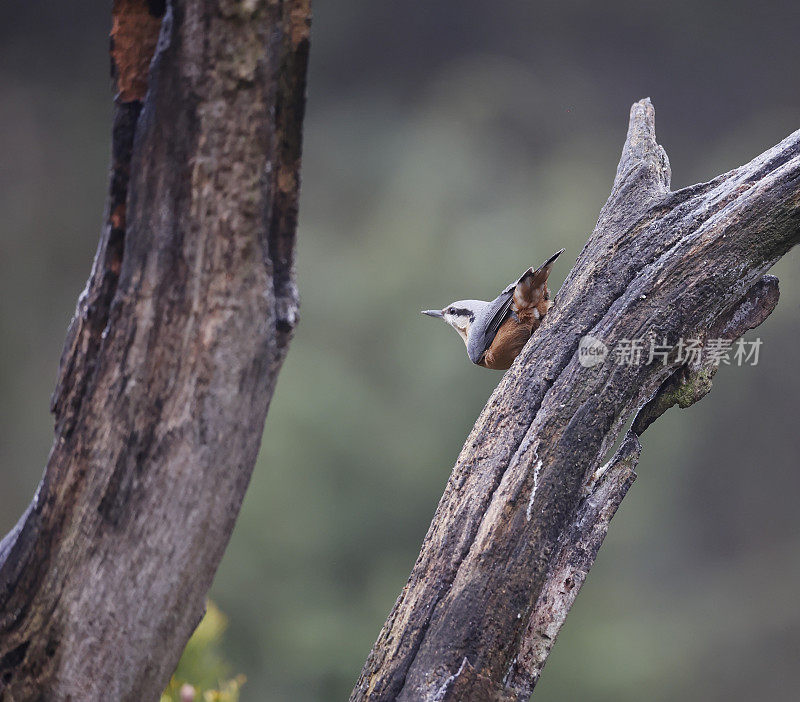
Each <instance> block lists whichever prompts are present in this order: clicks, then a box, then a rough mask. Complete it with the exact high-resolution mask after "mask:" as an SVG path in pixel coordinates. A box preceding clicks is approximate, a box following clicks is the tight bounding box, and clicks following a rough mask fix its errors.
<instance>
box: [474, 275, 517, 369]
mask: <svg viewBox="0 0 800 702" xmlns="http://www.w3.org/2000/svg"><path fill="white" fill-rule="evenodd" d="M515 286H516V283H512V284H511V285H509V286H508V287H507V288H506V289H505V290H503V292H501V293H500V294H499V295H498V296H497V297H496V298H495V299H494V300H492V301H491V302H489V303H487V304H486V307H484V308H483V309H482V310H481V311H480V313H479V314H478V315H477V316H476V318H475V321H474V322H473V323H472V327H471V328H470V330H469V339H468V340H467V354H468V355H469V360H470V361H472V362H473V363H479V362H480V360H481V357H482V356H483V353H484V351H486V349H488V348H489V347H490V346H491V345H492V342H493V341H494V337H495V336H496V335H497V330H498V329H500V325H502V324H503V322H505V321H506V319H508V315H509V314H510V311H511V305H512V304H513V302H514V287H515Z"/></svg>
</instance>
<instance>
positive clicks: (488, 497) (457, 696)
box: [351, 100, 800, 701]
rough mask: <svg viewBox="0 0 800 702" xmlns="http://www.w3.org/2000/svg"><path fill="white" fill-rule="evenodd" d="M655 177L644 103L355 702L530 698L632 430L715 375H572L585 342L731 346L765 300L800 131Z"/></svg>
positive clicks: (619, 494) (682, 366)
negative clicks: (712, 174) (744, 155)
mask: <svg viewBox="0 0 800 702" xmlns="http://www.w3.org/2000/svg"><path fill="white" fill-rule="evenodd" d="M669 183H670V169H669V162H668V160H667V156H666V154H665V153H664V150H663V149H662V148H661V147H660V146H659V145H658V144H657V143H656V140H655V127H654V113H653V107H652V105H651V104H650V101H649V100H643V101H641V102H638V103H636V104H635V105H634V106H633V108H632V110H631V119H630V126H629V129H628V138H627V140H626V142H625V146H624V148H623V152H622V158H621V160H620V163H619V167H618V169H617V175H616V179H615V181H614V186H613V189H612V192H611V196H610V197H609V199H608V202H607V203H606V205H605V207H604V208H603V210H602V212H601V213H600V218H599V220H598V223H597V227H596V228H595V230H594V232H593V233H592V235H591V237H590V238H589V241H588V242H587V244H586V246H585V247H584V249H583V251H582V252H581V254H580V256H579V257H578V260H577V263H576V264H575V267H574V268H573V270H572V272H571V273H570V274H569V276H568V278H567V280H566V281H565V283H564V285H563V287H562V288H561V290H560V291H559V293H558V295H557V297H556V300H555V306H554V307H553V310H552V311H551V312H550V314H549V315H548V317H547V319H546V320H545V323H544V324H543V326H542V327H541V328H540V329H539V330H538V331H537V332H536V333H535V334H534V336H533V338H532V339H531V341H530V342H529V344H528V345H527V347H526V348H525V350H524V351H523V353H522V354H521V356H520V358H519V359H518V360H517V361H516V362H515V364H514V366H513V367H512V368H511V370H509V371H508V373H506V375H505V377H504V378H503V380H502V381H501V383H500V384H499V386H498V387H497V389H496V390H495V392H494V394H493V395H492V397H491V398H490V399H489V402H488V403H487V405H486V407H485V408H484V410H483V412H482V413H481V416H480V417H479V418H478V421H477V423H476V424H475V427H474V429H473V430H472V433H471V434H470V436H469V437H468V438H467V441H466V443H465V445H464V448H463V449H462V452H461V455H460V456H459V458H458V461H457V463H456V466H455V468H454V470H453V473H452V475H451V477H450V480H449V482H448V484H447V487H446V489H445V493H444V495H443V497H442V499H441V501H440V503H439V506H438V508H437V510H436V514H435V516H434V518H433V523H432V524H431V527H430V529H429V531H428V534H427V536H426V537H425V541H424V543H423V546H422V551H421V553H420V555H419V558H418V559H417V562H416V564H415V566H414V569H413V571H412V573H411V577H410V578H409V581H408V583H407V584H406V586H405V588H404V589H403V591H402V593H401V594H400V597H399V598H398V600H397V602H396V604H395V606H394V608H393V610H392V612H391V613H390V615H389V618H388V619H387V621H386V624H385V625H384V627H383V630H382V631H381V633H380V636H379V638H378V640H377V642H376V643H375V646H374V647H373V649H372V652H371V653H370V656H369V658H368V660H367V662H366V664H365V666H364V669H363V670H362V673H361V677H360V679H359V681H358V683H357V686H356V688H355V690H354V691H353V695H352V697H351V700H394V699H400V700H436V701H441V700H525V699H527V698H528V697H529V695H530V693H531V691H532V690H533V686H534V685H535V684H536V681H537V679H538V677H539V674H540V672H541V669H542V666H543V665H544V663H545V660H546V658H547V655H548V653H549V652H550V649H551V647H552V645H553V642H554V639H555V637H556V635H557V633H558V631H559V628H560V627H561V624H562V623H563V621H564V619H565V617H566V615H567V612H568V611H569V608H570V606H571V605H572V602H573V601H574V599H575V596H576V594H577V592H578V590H579V589H580V586H581V585H582V583H583V581H584V579H585V577H586V574H587V572H588V570H589V568H590V567H591V565H592V563H593V561H594V558H595V555H596V553H597V550H598V548H599V547H600V544H601V543H602V540H603V538H604V536H605V533H606V530H607V528H608V523H609V521H610V520H611V518H612V516H613V515H614V512H615V511H616V509H617V506H618V505H619V503H620V501H621V500H622V498H623V497H624V495H625V493H626V492H627V490H628V487H629V486H630V484H631V482H632V481H633V479H634V477H635V473H634V469H635V466H636V463H637V460H638V455H639V451H640V446H639V440H638V435H639V434H641V432H642V431H644V429H645V428H646V427H647V426H648V425H649V423H650V422H652V421H654V420H655V419H656V418H657V417H658V416H659V415H660V414H661V413H663V412H664V411H666V409H667V408H668V407H670V406H672V405H674V404H679V405H680V406H682V407H686V406H688V405H689V404H691V403H693V402H695V401H697V400H698V399H700V398H701V397H702V396H703V395H704V394H705V393H707V392H708V390H709V389H710V382H711V376H712V375H713V371H714V370H715V367H714V364H713V362H712V360H711V358H710V357H709V355H708V354H707V353H706V354H705V355H704V356H703V357H702V358H700V359H695V360H693V362H692V363H690V364H687V363H686V362H685V361H679V360H677V358H676V356H675V354H674V353H673V354H672V355H671V356H670V357H669V359H668V360H667V362H666V364H665V365H662V363H661V362H660V361H657V362H655V363H651V364H647V363H641V364H636V365H621V364H616V363H614V362H613V360H612V359H611V358H607V359H606V361H605V362H602V363H599V364H597V365H595V366H592V367H584V365H582V364H581V363H580V362H579V359H578V351H579V342H580V340H581V338H582V337H584V336H586V335H590V336H592V337H594V338H596V339H598V340H601V341H602V342H604V343H605V344H606V345H607V346H609V347H613V346H615V345H618V343H619V342H620V341H623V340H636V339H642V338H645V339H651V338H652V339H655V340H657V343H658V344H665V345H674V344H676V342H677V340H678V339H680V338H683V339H692V338H694V339H717V338H724V339H734V338H736V337H738V336H740V335H741V334H743V333H744V332H745V331H746V330H748V329H751V328H753V327H755V326H756V325H758V324H760V323H761V322H762V321H763V320H764V319H765V318H766V316H767V315H768V314H769V313H770V312H771V311H772V309H773V308H774V306H775V305H776V304H777V298H778V287H777V280H776V279H775V278H773V277H771V276H764V273H765V271H766V270H767V269H769V267H770V266H771V265H772V264H774V263H775V262H776V261H777V260H778V259H779V258H780V257H781V256H782V255H783V254H785V253H786V252H787V251H788V250H789V249H790V248H791V247H792V246H794V245H795V244H796V243H797V242H798V240H800V131H798V132H795V133H794V134H792V135H791V136H790V137H788V138H787V139H785V140H784V141H783V142H781V143H780V144H778V145H777V146H776V147H774V148H772V149H770V150H769V151H767V152H766V153H764V154H762V155H761V156H759V157H757V158H756V159H754V160H753V161H751V162H750V163H748V164H747V165H744V166H742V167H740V168H737V169H736V170H734V171H731V172H730V173H726V174H724V175H721V176H719V177H717V178H715V179H714V180H712V181H711V182H709V183H703V184H700V185H695V186H692V187H689V188H685V189H683V190H679V191H676V192H672V191H670V189H669ZM645 353H646V352H645ZM637 413H638V414H637ZM634 415H636V419H635V420H634V423H633V426H632V429H631V431H630V432H629V433H628V434H627V437H626V438H625V439H624V441H623V442H622V444H621V445H620V448H619V449H618V450H617V451H616V453H615V454H614V455H613V457H612V458H611V459H610V460H609V461H608V462H607V463H604V461H605V460H606V457H607V456H606V454H607V452H609V451H610V449H611V448H612V447H613V446H614V445H615V443H616V440H617V439H618V437H619V435H620V433H621V431H622V429H623V427H624V426H625V423H626V421H627V420H629V419H630V418H631V417H632V416H634Z"/></svg>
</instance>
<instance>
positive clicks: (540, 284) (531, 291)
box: [514, 249, 564, 310]
mask: <svg viewBox="0 0 800 702" xmlns="http://www.w3.org/2000/svg"><path fill="white" fill-rule="evenodd" d="M562 253H564V249H561V250H560V251H556V252H555V253H554V254H553V255H552V256H551V257H550V258H548V259H547V260H546V261H545V262H544V263H543V264H542V265H541V266H539V267H538V268H537V269H536V270H534V269H533V268H529V269H528V270H527V271H525V273H524V274H523V275H522V277H521V278H520V279H519V280H518V281H517V286H516V288H515V289H514V304H515V305H516V308H517V309H518V310H521V309H524V308H527V307H533V306H535V305H538V304H539V303H540V302H541V301H542V300H547V299H548V298H549V297H550V294H549V291H548V289H547V278H548V277H549V276H550V270H551V269H552V268H553V263H554V262H555V260H556V259H557V258H558V257H559V256H560V255H561V254H562Z"/></svg>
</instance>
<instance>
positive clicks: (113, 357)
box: [0, 0, 310, 701]
mask: <svg viewBox="0 0 800 702" xmlns="http://www.w3.org/2000/svg"><path fill="white" fill-rule="evenodd" d="M309 22H310V9H309V0H286V1H285V2H281V3H276V2H269V3H261V2H234V1H233V0H218V1H217V2H212V1H211V0H172V1H171V2H169V3H165V2H164V1H163V0H162V1H161V2H154V1H153V0H115V2H114V7H113V26H112V48H111V55H112V65H113V73H114V81H115V86H116V89H117V91H118V95H117V98H116V105H115V114H114V126H113V137H112V138H113V142H112V143H113V149H112V164H111V173H110V188H109V196H108V203H107V207H106V213H105V220H104V221H105V226H104V228H103V231H102V235H101V238H100V244H99V247H98V251H97V255H96V258H95V262H94V267H93V269H92V273H91V277H90V278H89V281H88V283H87V286H86V289H85V291H84V292H83V294H82V295H81V297H80V299H79V301H78V305H77V309H76V312H75V317H74V319H73V320H72V324H71V326H70V328H69V333H68V336H67V342H66V345H65V348H64V353H63V357H62V360H61V366H60V369H59V376H58V383H57V387H56V390H55V393H54V395H53V401H52V408H53V412H54V414H55V442H54V444H53V448H52V451H51V454H50V457H49V460H48V463H47V468H46V471H45V474H44V477H43V479H42V482H41V484H40V485H39V488H38V490H37V492H36V496H35V497H34V499H33V502H32V503H31V505H30V506H29V507H28V509H27V511H26V512H25V514H24V515H23V516H22V517H21V519H20V520H19V522H18V524H17V526H16V527H15V528H14V529H13V530H12V532H11V533H9V534H8V535H7V536H6V538H5V539H4V540H3V541H2V545H0V697H1V698H2V699H4V700H5V699H7V700H32V699H47V700H137V701H138V700H154V699H157V698H158V696H159V693H160V692H161V691H162V690H163V688H164V687H165V685H166V683H167V681H168V679H169V676H170V674H171V672H172V670H173V669H174V667H175V665H176V663H177V661H178V658H179V656H180V654H181V651H182V650H183V647H184V645H185V643H186V640H187V639H188V637H189V635H190V634H191V632H192V630H193V629H194V627H195V626H196V624H197V623H198V621H199V620H200V617H201V616H202V613H203V610H204V600H205V596H206V593H207V591H208V588H209V586H210V584H211V580H212V578H213V576H214V572H215V571H216V568H217V566H218V564H219V561H220V558H221V556H222V553H223V551H224V549H225V546H226V544H227V542H228V539H229V537H230V534H231V531H232V529H233V525H234V522H235V520H236V516H237V514H238V511H239V507H240V504H241V501H242V497H243V495H244V492H245V489H246V487H247V484H248V481H249V479H250V474H251V471H252V469H253V465H254V462H255V458H256V453H257V451H258V447H259V444H260V440H261V433H262V429H263V424H264V419H265V416H266V412H267V407H268V405H269V400H270V398H271V395H272V391H273V389H274V387H275V380H276V376H277V373H278V370H279V369H280V366H281V363H282V361H283V358H284V355H285V353H286V349H287V345H288V343H289V340H290V337H291V334H292V330H293V328H294V326H295V321H296V312H297V293H296V289H295V283H294V277H293V276H294V274H293V257H294V240H295V227H296V221H297V198H298V188H299V166H300V138H301V124H302V117H303V105H304V92H305V87H304V86H305V73H306V63H307V57H308V46H309V42H308V33H309Z"/></svg>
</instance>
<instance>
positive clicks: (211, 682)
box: [161, 600, 246, 702]
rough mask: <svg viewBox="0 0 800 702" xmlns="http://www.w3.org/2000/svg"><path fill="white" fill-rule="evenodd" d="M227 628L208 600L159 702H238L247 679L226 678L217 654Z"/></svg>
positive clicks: (224, 664)
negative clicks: (200, 619)
mask: <svg viewBox="0 0 800 702" xmlns="http://www.w3.org/2000/svg"><path fill="white" fill-rule="evenodd" d="M227 627H228V619H227V617H226V616H225V615H224V614H223V613H222V612H221V611H220V610H219V608H218V607H217V606H216V605H215V604H214V603H213V602H211V601H210V600H209V602H208V604H207V606H206V614H205V616H204V617H203V619H202V621H201V622H200V624H199V625H198V627H197V629H196V630H195V632H194V634H192V637H191V638H190V639H189V641H188V643H187V644H186V649H185V650H184V652H183V655H182V656H181V660H180V661H179V662H178V667H177V669H176V670H175V674H174V675H173V676H172V680H170V681H169V685H167V689H166V690H164V692H163V694H162V695H161V702H200V701H201V700H202V702H238V700H239V691H240V690H241V687H242V685H243V684H244V682H245V679H246V678H245V676H244V675H237V676H236V677H233V678H230V677H229V675H230V665H229V664H228V662H227V661H226V660H225V658H224V656H223V654H222V651H221V650H220V648H221V643H222V636H223V634H224V633H225V629H226V628H227Z"/></svg>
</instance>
